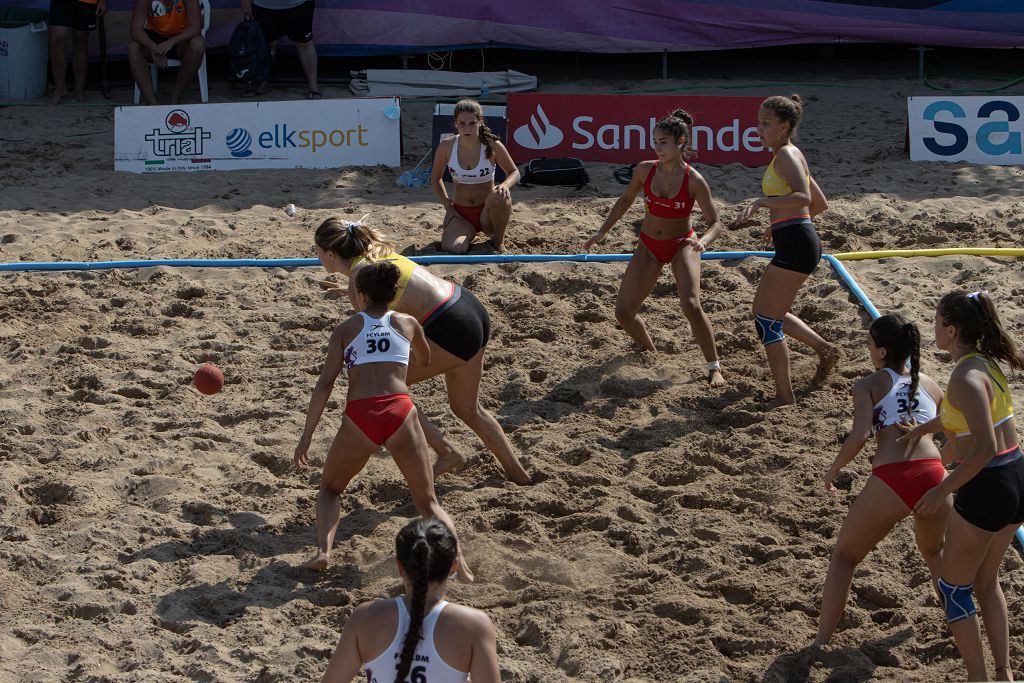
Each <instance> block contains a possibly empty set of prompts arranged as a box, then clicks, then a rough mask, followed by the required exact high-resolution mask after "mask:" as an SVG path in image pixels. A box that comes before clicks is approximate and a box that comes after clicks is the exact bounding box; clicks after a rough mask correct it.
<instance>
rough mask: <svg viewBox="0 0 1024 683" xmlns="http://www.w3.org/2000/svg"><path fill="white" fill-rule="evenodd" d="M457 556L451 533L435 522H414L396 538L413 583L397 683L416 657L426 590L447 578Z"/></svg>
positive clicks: (404, 564)
mask: <svg viewBox="0 0 1024 683" xmlns="http://www.w3.org/2000/svg"><path fill="white" fill-rule="evenodd" d="M457 553H458V546H457V545H456V542H455V536H454V535H453V534H452V532H451V529H449V528H448V527H447V526H445V525H444V524H443V523H442V522H441V521H440V520H437V519H434V518H430V519H424V518H422V517H421V518H420V519H415V520H413V521H411V522H409V523H408V524H406V525H405V526H404V527H403V528H402V530H401V531H399V532H398V536H397V537H395V554H396V555H397V556H398V561H399V562H400V563H401V564H402V569H404V570H405V573H406V575H407V576H408V577H409V579H410V580H411V581H412V609H411V610H410V614H409V617H410V622H409V630H408V631H407V632H406V634H405V640H404V641H403V643H402V654H401V656H400V658H399V660H398V671H397V673H396V674H395V681H404V680H405V677H406V676H408V675H409V669H410V668H411V667H412V659H413V655H415V654H416V646H417V645H418V644H419V642H420V631H421V630H422V628H423V618H424V616H426V615H425V614H424V611H425V609H426V602H427V587H428V586H429V585H430V583H432V582H433V583H439V582H441V581H444V580H446V579H447V578H448V574H449V573H450V572H451V569H452V564H453V563H454V562H455V557H456V555H457Z"/></svg>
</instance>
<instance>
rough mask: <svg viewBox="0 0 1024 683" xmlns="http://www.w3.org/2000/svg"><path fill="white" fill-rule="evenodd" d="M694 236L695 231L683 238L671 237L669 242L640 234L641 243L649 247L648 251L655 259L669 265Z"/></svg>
mask: <svg viewBox="0 0 1024 683" xmlns="http://www.w3.org/2000/svg"><path fill="white" fill-rule="evenodd" d="M692 236H693V230H691V231H690V232H688V233H686V234H685V235H683V236H682V237H671V238H669V239H667V240H659V239H655V238H653V237H651V236H650V235H647V234H645V233H640V243H641V244H642V245H644V246H645V247H647V251H649V252H651V255H652V256H654V258H656V259H658V261H660V262H661V263H669V262H671V261H672V258H673V257H674V256H675V255H676V253H677V252H678V251H679V250H680V249H682V248H683V245H684V244H685V243H686V240H688V239H690V238H691V237H692Z"/></svg>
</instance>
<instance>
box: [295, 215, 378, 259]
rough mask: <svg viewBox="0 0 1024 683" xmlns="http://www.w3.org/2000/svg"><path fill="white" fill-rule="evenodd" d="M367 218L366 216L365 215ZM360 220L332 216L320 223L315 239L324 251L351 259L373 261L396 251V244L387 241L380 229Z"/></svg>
mask: <svg viewBox="0 0 1024 683" xmlns="http://www.w3.org/2000/svg"><path fill="white" fill-rule="evenodd" d="M363 218H366V216H363ZM363 218H360V219H359V220H358V221H355V222H352V221H346V220H343V219H341V218H337V217H331V218H328V219H327V220H325V221H324V222H323V223H321V224H320V227H318V228H317V229H316V234H315V235H314V237H313V239H314V241H315V242H316V245H317V246H318V247H320V248H321V249H323V250H324V251H333V252H334V253H335V254H337V255H338V256H339V257H340V258H342V259H344V260H346V261H350V260H352V259H354V258H356V257H358V256H361V257H363V258H365V259H366V260H367V261H370V262H371V263H372V262H373V261H376V260H378V259H381V258H384V257H385V256H388V255H390V254H393V253H394V252H395V245H393V244H392V243H390V242H388V241H386V240H385V239H384V235H383V234H381V233H380V231H378V230H375V229H373V228H371V227H369V226H368V225H363Z"/></svg>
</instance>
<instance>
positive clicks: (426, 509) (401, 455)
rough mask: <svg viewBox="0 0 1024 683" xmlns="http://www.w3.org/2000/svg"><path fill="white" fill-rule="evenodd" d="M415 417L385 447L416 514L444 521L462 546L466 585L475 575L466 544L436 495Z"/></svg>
mask: <svg viewBox="0 0 1024 683" xmlns="http://www.w3.org/2000/svg"><path fill="white" fill-rule="evenodd" d="M415 413H416V408H413V409H412V411H411V412H410V413H409V415H408V416H406V418H405V422H403V423H402V426H401V427H399V429H398V431H397V432H395V433H394V434H392V435H391V437H390V438H389V439H388V440H387V441H386V442H385V444H384V445H385V446H386V447H387V449H388V450H389V451H390V452H391V455H392V457H394V459H395V464H396V465H398V469H399V470H401V472H402V476H404V477H405V481H406V483H407V484H408V485H409V492H410V493H411V494H412V502H413V504H414V505H415V506H416V511H417V512H419V513H420V515H422V516H423V517H435V518H437V519H439V520H441V522H442V523H443V524H444V525H445V526H447V527H448V528H449V529H451V532H452V535H453V536H455V541H456V543H457V544H458V559H459V567H460V572H461V574H462V577H463V578H464V579H465V580H466V581H472V580H473V572H472V571H471V570H470V569H469V565H468V564H466V559H465V558H464V557H463V556H462V543H459V540H458V533H457V532H456V531H455V522H453V521H452V518H451V517H449V516H448V513H447V512H445V511H444V509H443V508H442V507H441V505H440V503H438V502H437V495H436V493H435V492H434V475H433V473H432V472H431V471H430V457H429V454H428V453H427V441H426V439H425V438H424V436H423V431H422V430H421V429H420V423H419V420H418V419H416V415H415Z"/></svg>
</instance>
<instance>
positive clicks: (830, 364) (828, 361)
mask: <svg viewBox="0 0 1024 683" xmlns="http://www.w3.org/2000/svg"><path fill="white" fill-rule="evenodd" d="M838 362H839V347H838V346H835V345H834V344H826V345H825V346H824V347H822V349H821V351H819V352H818V371H817V372H815V373H814V379H813V380H812V381H814V382H815V383H816V384H820V383H821V382H824V381H825V378H827V377H828V376H829V375H831V374H832V370H834V369H835V367H836V363H838Z"/></svg>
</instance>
